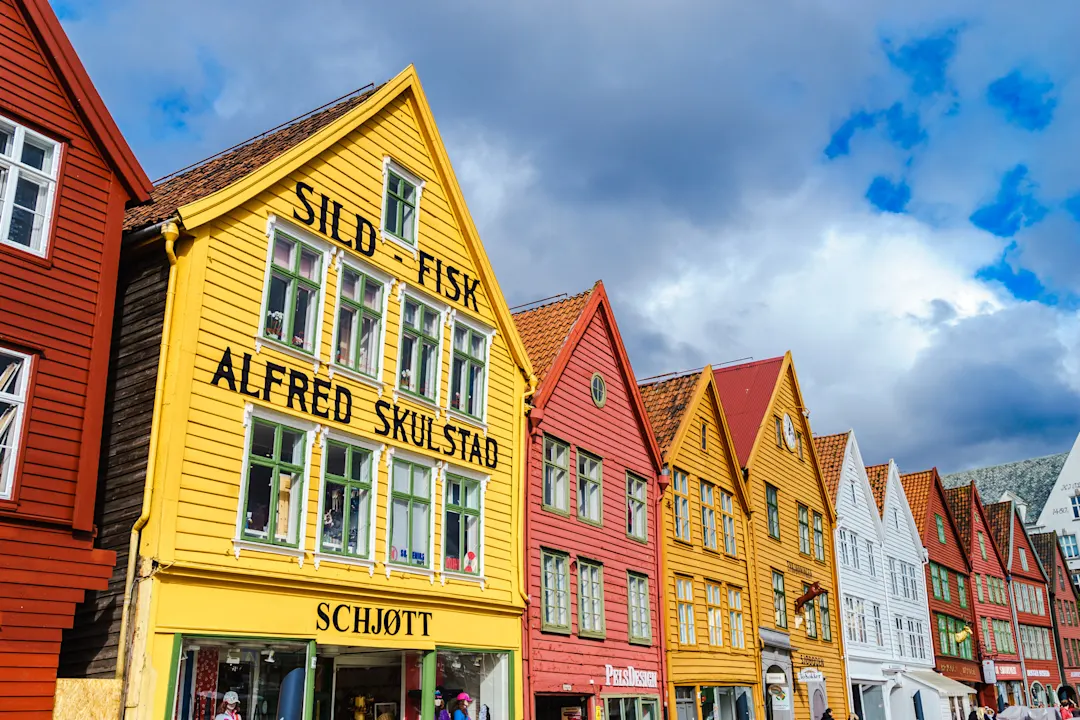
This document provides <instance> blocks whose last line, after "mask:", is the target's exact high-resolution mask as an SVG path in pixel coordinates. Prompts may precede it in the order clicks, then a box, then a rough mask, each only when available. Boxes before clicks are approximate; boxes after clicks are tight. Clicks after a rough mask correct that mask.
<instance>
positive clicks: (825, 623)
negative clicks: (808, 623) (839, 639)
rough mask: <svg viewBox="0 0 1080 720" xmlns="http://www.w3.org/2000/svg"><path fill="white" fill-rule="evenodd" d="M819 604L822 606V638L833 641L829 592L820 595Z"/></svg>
mask: <svg viewBox="0 0 1080 720" xmlns="http://www.w3.org/2000/svg"><path fill="white" fill-rule="evenodd" d="M817 605H818V607H819V608H821V639H822V640H825V641H826V642H832V616H831V615H830V614H829V593H822V594H820V595H818V596H817Z"/></svg>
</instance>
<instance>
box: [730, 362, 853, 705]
mask: <svg viewBox="0 0 1080 720" xmlns="http://www.w3.org/2000/svg"><path fill="white" fill-rule="evenodd" d="M784 368H785V371H784V374H783V376H782V377H781V379H780V383H779V388H778V390H777V392H776V395H775V398H774V401H773V406H772V408H771V409H770V410H769V411H768V412H767V413H766V415H765V417H764V419H763V420H762V423H763V425H764V428H765V431H764V432H763V433H762V434H761V435H760V436H759V438H758V440H757V443H758V445H757V447H756V448H755V449H754V451H753V453H752V455H751V460H750V482H749V486H750V494H751V498H752V500H751V502H752V505H753V508H754V513H755V515H754V517H755V522H754V523H753V527H754V533H755V537H754V542H755V546H756V553H755V562H756V568H757V588H758V596H757V602H758V616H759V618H760V622H761V625H762V627H767V628H773V629H776V630H778V631H779V632H786V633H788V634H789V635H790V637H791V644H792V646H793V647H795V648H798V651H795V652H793V653H792V668H793V670H794V673H795V675H796V676H797V675H798V673H799V671H800V670H801V669H803V668H806V667H811V666H812V662H808V661H807V660H805V659H804V658H820V659H821V660H822V661H823V667H820V668H819V669H820V670H821V671H822V672H823V673H824V674H825V680H826V682H825V685H826V690H827V693H828V704H829V707H831V708H832V710H833V717H836V718H843V717H847V715H848V710H847V695H848V692H847V680H846V678H845V676H844V666H843V661H842V657H843V648H842V630H843V628H842V626H841V621H840V612H839V611H840V607H839V596H838V593H837V582H836V568H835V556H834V554H833V527H834V524H833V522H832V521H831V515H830V510H829V509H828V508H829V505H828V501H827V500H826V497H825V494H824V491H823V489H822V486H821V483H820V480H819V478H818V471H817V469H816V468H815V465H814V461H813V456H812V454H811V448H812V443H813V440H812V437H813V436H812V434H811V431H810V425H809V422H808V421H807V418H806V417H805V416H804V415H803V413H802V408H801V405H802V403H801V402H798V401H797V400H796V398H797V395H796V389H795V388H796V383H795V376H794V373H793V372H792V370H791V368H790V364H789V363H785V365H784ZM784 413H787V414H788V415H790V416H791V419H792V421H793V422H794V423H795V427H796V429H797V430H798V431H799V432H801V433H802V437H803V448H804V452H803V459H802V460H800V459H799V456H798V453H797V451H796V452H792V451H789V450H788V449H787V447H786V445H785V446H784V447H778V446H777V443H776V435H775V432H774V425H773V418H774V416H780V417H781V418H782V417H783V415H784ZM766 483H768V484H770V485H773V486H774V487H776V488H777V490H778V501H779V502H778V504H779V510H780V540H776V539H774V538H772V537H771V536H770V535H769V533H768V522H767V513H766V502H765V484H766ZM799 503H802V504H804V505H806V506H807V507H808V508H809V511H810V518H811V553H813V547H812V545H813V527H812V523H813V513H814V512H815V511H816V512H819V513H821V514H822V516H823V522H824V525H825V527H824V536H825V538H824V539H825V561H824V562H818V561H817V560H815V559H814V558H813V555H812V554H811V555H810V556H807V555H802V554H800V552H799V520H798V504H799ZM789 563H790V564H794V565H796V566H799V567H802V568H809V569H810V570H811V572H812V577H810V578H807V577H806V575H805V574H803V573H801V572H799V571H797V570H795V569H793V568H792V567H791V566H790V565H789ZM774 569H775V570H779V571H780V572H782V573H783V574H784V586H785V591H786V595H787V617H788V627H787V628H786V629H785V628H777V627H776V623H775V614H774V611H773V588H772V573H773V570H774ZM814 581H818V582H820V583H821V587H822V588H823V589H825V590H827V591H828V593H829V614H830V618H831V625H832V641H831V642H826V641H824V640H822V639H821V633H820V631H819V633H818V637H817V638H811V637H808V636H807V634H806V624H805V623H802V624H801V625H800V627H796V623H795V600H796V599H797V598H798V597H799V596H800V595H802V594H803V584H804V583H805V584H809V583H812V582H814ZM795 685H796V687H795V693H794V711H795V718H796V720H807V719H808V718H810V706H809V697H808V696H807V692H806V686H805V685H804V684H802V683H798V682H796V683H795ZM759 710H761V711H762V712H763V711H764V708H763V707H762V708H759ZM761 717H764V715H762V716H761Z"/></svg>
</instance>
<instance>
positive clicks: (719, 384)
mask: <svg viewBox="0 0 1080 720" xmlns="http://www.w3.org/2000/svg"><path fill="white" fill-rule="evenodd" d="M783 364H784V358H783V357H776V358H769V359H768V360H758V361H756V362H751V363H744V364H742V365H732V366H730V367H725V368H720V369H718V370H714V371H713V376H714V377H715V378H716V388H717V390H719V391H720V402H721V403H722V404H723V406H724V415H725V417H727V421H728V427H729V428H730V430H731V439H732V440H733V441H734V442H735V454H736V455H737V456H738V458H739V464H740V465H742V466H743V467H745V466H746V461H747V460H748V459H749V458H750V451H751V450H753V449H754V441H755V440H757V436H758V431H759V430H760V428H761V423H762V421H763V420H764V418H765V413H766V412H767V411H768V409H769V401H770V400H771V399H772V395H773V390H774V389H775V388H776V382H777V380H778V376H779V374H780V368H781V367H782V366H783Z"/></svg>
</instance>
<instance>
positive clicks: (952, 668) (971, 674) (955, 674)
mask: <svg viewBox="0 0 1080 720" xmlns="http://www.w3.org/2000/svg"><path fill="white" fill-rule="evenodd" d="M938 672H940V673H941V674H942V675H948V676H949V677H951V678H960V679H963V680H974V681H975V682H978V681H979V675H980V672H979V670H978V668H977V666H976V665H975V663H967V662H965V663H955V662H939V663H938Z"/></svg>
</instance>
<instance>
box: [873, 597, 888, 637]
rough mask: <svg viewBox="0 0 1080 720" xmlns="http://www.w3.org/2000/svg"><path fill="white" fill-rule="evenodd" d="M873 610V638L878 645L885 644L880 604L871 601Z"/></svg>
mask: <svg viewBox="0 0 1080 720" xmlns="http://www.w3.org/2000/svg"><path fill="white" fill-rule="evenodd" d="M873 611H874V640H875V642H876V643H877V645H878V647H884V646H885V626H884V623H883V622H882V615H881V605H878V604H877V603H873Z"/></svg>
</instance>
